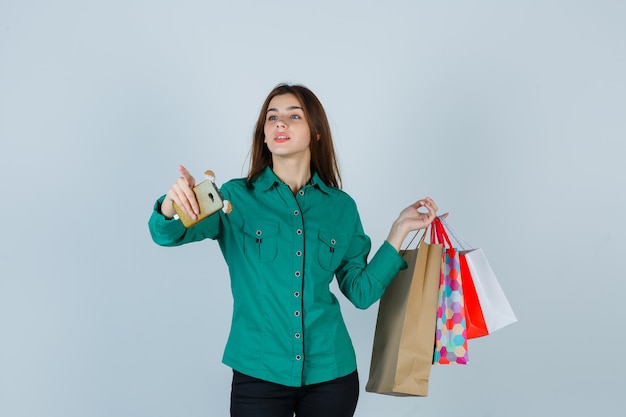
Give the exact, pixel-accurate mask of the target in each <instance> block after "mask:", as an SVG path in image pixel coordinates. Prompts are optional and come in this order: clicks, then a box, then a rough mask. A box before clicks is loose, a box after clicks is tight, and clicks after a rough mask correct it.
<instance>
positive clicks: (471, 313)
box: [459, 251, 489, 339]
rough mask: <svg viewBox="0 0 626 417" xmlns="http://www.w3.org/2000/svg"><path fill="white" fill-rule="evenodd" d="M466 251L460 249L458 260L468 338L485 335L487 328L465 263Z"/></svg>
mask: <svg viewBox="0 0 626 417" xmlns="http://www.w3.org/2000/svg"><path fill="white" fill-rule="evenodd" d="M466 254H467V252H466V251H461V252H460V254H459V261H460V264H461V276H462V277H463V298H464V301H465V322H466V332H467V338H468V339H475V338H477V337H481V336H487V335H488V334H489V329H488V328H487V323H485V316H484V315H483V309H482V308H481V307H480V301H479V299H478V293H477V292H476V286H475V285H474V279H473V278H472V273H471V271H470V269H469V266H468V264H467V258H466V257H465V255H466Z"/></svg>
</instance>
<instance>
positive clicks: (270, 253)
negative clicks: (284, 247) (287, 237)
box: [243, 221, 278, 262]
mask: <svg viewBox="0 0 626 417" xmlns="http://www.w3.org/2000/svg"><path fill="white" fill-rule="evenodd" d="M243 231H244V252H245V254H246V256H247V257H248V258H249V259H252V260H254V261H260V262H267V261H273V260H274V259H275V258H276V253H277V252H278V223H276V222H272V221H257V222H251V223H246V224H244V227H243Z"/></svg>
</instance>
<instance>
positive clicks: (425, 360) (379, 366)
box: [365, 232, 442, 396]
mask: <svg viewBox="0 0 626 417" xmlns="http://www.w3.org/2000/svg"><path fill="white" fill-rule="evenodd" d="M425 236H426V232H424V234H423V235H422V238H421V240H420V242H419V244H418V247H417V248H416V249H408V250H405V251H403V255H402V256H403V258H404V260H405V261H406V263H407V264H408V268H407V269H404V270H402V271H400V272H399V273H398V275H397V276H396V277H395V278H394V279H393V281H391V284H389V286H388V287H387V289H386V290H385V293H384V294H383V296H382V297H381V299H380V302H379V305H378V318H377V320H376V330H375V333H374V345H373V348H372V359H371V365H370V373H369V380H368V381H367V385H366V387H365V390H366V391H368V392H374V393H379V394H388V395H396V396H427V395H428V379H429V377H430V369H431V367H432V359H433V350H434V344H433V334H434V333H435V315H436V313H437V289H438V285H439V272H440V267H441V250H442V245H439V244H429V243H426V242H425V241H424V238H425Z"/></svg>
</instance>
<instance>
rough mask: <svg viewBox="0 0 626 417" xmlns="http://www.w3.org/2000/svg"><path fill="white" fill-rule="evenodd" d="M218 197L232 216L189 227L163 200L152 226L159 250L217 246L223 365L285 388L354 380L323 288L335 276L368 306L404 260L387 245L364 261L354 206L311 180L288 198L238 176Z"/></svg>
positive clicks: (347, 347)
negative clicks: (224, 277)
mask: <svg viewBox="0 0 626 417" xmlns="http://www.w3.org/2000/svg"><path fill="white" fill-rule="evenodd" d="M220 191H221V193H222V195H223V196H224V198H225V199H226V200H229V201H230V202H231V203H232V205H233V210H232V212H231V213H229V214H225V213H223V212H222V211H219V212H218V213H216V214H214V215H212V216H210V217H208V218H206V219H205V220H203V221H201V222H200V223H198V224H197V225H195V226H193V227H190V228H189V229H186V228H185V227H184V226H183V225H182V223H181V222H180V221H179V220H173V219H171V220H168V219H166V218H165V217H164V216H163V215H162V214H161V213H160V204H161V202H162V201H163V198H164V196H163V197H161V198H160V199H159V200H157V202H156V204H155V207H154V211H153V213H152V216H151V218H150V221H149V228H150V232H151V234H152V238H153V240H154V241H155V242H156V243H157V244H159V245H163V246H176V245H182V244H184V243H188V242H192V241H199V240H202V239H205V238H209V239H216V240H217V241H218V242H219V246H220V249H221V250H222V254H223V256H224V259H225V260H226V263H227V264H228V268H229V272H230V279H231V288H232V294H233V301H234V303H233V306H234V307H233V315H232V325H231V331H230V335H229V338H228V342H227V344H226V348H225V351H224V356H223V362H224V363H225V364H226V365H228V366H230V367H232V368H233V369H235V370H237V371H239V372H241V373H244V374H247V375H250V376H252V377H255V378H259V379H263V380H266V381H270V382H274V383H278V384H282V385H287V386H302V385H309V384H315V383H319V382H324V381H329V380H332V379H335V378H339V377H341V376H345V375H348V374H350V373H351V372H353V371H354V370H355V369H356V358H355V353H354V348H353V346H352V342H351V340H350V336H349V335H348V331H347V329H346V326H345V324H344V321H343V318H342V316H341V312H340V309H339V303H338V300H337V298H336V297H335V295H334V294H333V293H332V292H331V291H330V287H329V285H330V283H331V282H332V280H333V278H334V277H336V278H337V282H338V284H339V285H338V287H339V289H340V290H341V292H342V293H343V294H344V295H345V296H346V297H347V298H348V299H349V300H350V301H351V302H352V303H353V304H354V305H355V306H356V307H358V308H362V309H364V308H367V307H369V306H370V305H371V304H373V303H374V302H376V301H377V300H378V299H379V298H380V297H381V296H382V294H383V292H384V290H385V288H386V287H387V285H388V284H389V283H390V282H391V280H392V279H393V277H394V276H395V275H396V274H397V273H398V271H399V270H400V269H402V268H406V263H405V262H404V260H403V259H402V257H401V256H400V255H399V254H398V252H397V251H396V250H395V249H394V248H393V247H392V246H391V245H390V244H389V243H388V242H386V241H385V242H383V244H382V246H380V248H379V249H378V251H377V252H376V254H375V255H374V256H373V257H372V259H371V260H370V261H369V262H368V256H369V252H370V248H371V243H370V239H369V237H368V236H367V235H366V234H365V233H364V231H363V227H362V225H361V220H360V217H359V214H358V211H357V207H356V204H355V202H354V200H353V199H352V198H351V197H350V196H349V195H348V194H346V193H345V192H343V191H341V190H339V189H337V188H334V187H330V186H327V185H326V184H325V183H324V182H323V181H322V180H321V179H320V177H319V176H318V175H317V173H314V174H313V176H312V178H311V181H310V182H309V183H308V184H307V185H305V186H304V187H303V188H302V189H300V190H299V191H298V192H297V193H295V195H294V194H293V193H292V191H291V189H290V188H289V186H287V185H286V184H285V183H283V182H282V181H281V180H280V179H278V177H277V176H276V175H275V174H274V172H273V171H272V170H271V169H270V168H267V169H266V170H265V171H264V172H263V173H262V174H261V175H260V176H259V177H258V178H257V180H256V181H255V182H254V184H253V185H252V187H248V185H247V183H246V180H245V179H244V178H240V179H234V180H231V181H229V182H227V183H225V184H223V185H222V187H221V190H220Z"/></svg>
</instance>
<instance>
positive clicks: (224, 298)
mask: <svg viewBox="0 0 626 417" xmlns="http://www.w3.org/2000/svg"><path fill="white" fill-rule="evenodd" d="M625 19H626V6H625V3H624V2H620V1H609V0H593V1H591V0H589V1H584V0H581V1H566V0H562V1H557V0H541V1H539V0H526V1H523V2H502V1H494V0H485V1H472V2H467V1H438V2H426V1H417V0H410V1H409V0H407V1H398V0H391V1H386V2H372V1H356V0H351V1H343V2H342V1H330V0H318V1H314V2H306V3H304V2H293V1H292V2H288V1H275V0H268V1H264V2H256V1H252V0H250V1H241V0H240V1H229V2H216V1H214V2H211V1H191V0H178V1H139V0H125V1H120V0H107V1H78V0H76V1H71V0H60V1H56V2H46V1H38V0H25V1H21V0H20V1H17V0H12V1H11V0H0V140H1V143H2V148H1V149H2V150H1V152H0V173H1V174H2V182H1V185H0V195H1V196H2V206H3V209H2V216H1V217H0V236H1V237H2V238H1V239H0V415H1V416H3V417H4V416H6V417H85V416H89V417H111V416H116V417H137V416H140V417H142V416H145V417H161V416H163V417H165V416H186V417H193V416H198V417H200V416H226V415H228V405H229V392H230V386H229V384H230V370H229V369H228V368H226V367H225V366H224V365H222V364H221V362H220V360H221V355H222V349H223V346H224V343H225V341H226V337H227V333H228V327H229V324H230V308H231V298H230V288H229V282H228V277H227V273H226V268H225V265H224V262H223V260H222V258H221V255H220V253H219V249H218V248H217V245H216V244H215V243H214V242H210V241H207V242H200V243H196V244H192V245H187V246H184V247H180V248H161V247H158V246H156V245H154V244H153V243H152V242H151V240H150V237H149V234H148V228H147V220H148V217H149V215H150V210H151V208H152V204H153V202H154V200H155V199H156V198H157V197H158V196H159V195H161V194H163V193H164V192H165V191H166V190H167V188H168V187H169V186H170V184H171V183H172V182H173V181H174V180H175V178H176V177H177V176H178V173H177V170H176V167H177V165H178V164H181V163H182V164H185V165H186V166H187V167H188V168H189V169H190V170H191V172H192V173H194V174H197V175H200V174H201V172H203V171H204V170H205V169H208V168H210V169H213V170H214V171H215V172H216V173H217V180H218V183H222V182H224V181H226V180H227V179H229V178H233V177H239V176H243V175H245V173H246V168H247V154H248V149H249V146H250V140H251V134H252V128H253V124H254V121H255V119H256V116H257V112H258V110H259V108H260V105H261V103H262V101H263V99H264V98H265V95H266V94H267V93H268V92H269V91H270V90H271V89H272V88H273V87H274V85H276V84H277V83H279V82H293V83H302V84H305V85H307V86H308V87H310V88H311V89H312V90H313V91H314V92H315V93H316V94H317V95H318V96H319V98H320V99H321V100H322V102H323V103H324V105H325V107H326V110H327V112H328V114H329V117H330V119H331V124H332V128H333V132H334V135H335V140H336V147H337V150H338V153H339V158H340V164H341V168H342V173H343V178H344V188H345V190H346V191H348V192H349V193H350V194H351V195H352V196H353V197H354V199H355V200H356V201H357V203H358V205H359V208H360V212H361V216H362V221H363V224H364V227H365V229H366V231H367V232H368V233H369V234H370V236H371V237H372V240H373V245H374V248H377V247H378V245H380V243H381V242H382V241H383V239H384V238H385V237H386V234H387V230H388V227H389V226H390V224H391V222H392V221H393V219H394V218H395V217H396V215H397V213H398V212H399V211H400V210H401V209H402V208H404V207H405V206H407V205H408V204H410V203H412V202H413V201H414V200H416V199H418V198H421V197H423V196H425V195H429V196H431V197H433V198H435V199H436V201H437V202H438V204H439V206H440V208H441V210H442V212H443V211H450V212H451V213H452V214H451V216H450V217H449V220H450V222H451V223H452V224H453V225H454V226H455V227H456V229H458V230H459V231H461V232H462V233H463V235H464V236H465V237H466V238H467V239H468V240H470V241H471V242H473V243H475V244H476V245H479V246H481V247H482V248H483V249H484V250H485V252H486V254H487V256H488V258H489V260H490V261H491V264H492V266H493V268H494V269H495V271H496V273H497V275H498V277H499V279H500V281H501V284H502V286H503V288H504V289H505V291H506V293H507V295H508V296H509V299H510V301H511V304H512V305H513V307H514V309H515V311H516V313H517V315H518V317H519V323H517V324H515V325H512V326H509V327H507V328H505V329H503V330H502V331H500V332H498V333H496V334H494V335H492V336H489V337H487V338H484V339H478V340H472V341H470V365H468V366H438V367H435V368H434V369H433V371H432V375H431V384H430V396H429V397H427V398H393V397H386V396H382V395H377V394H370V393H365V392H364V390H363V389H362V394H361V399H360V403H359V406H358V409H357V413H356V415H357V416H360V417H373V416H381V415H389V416H391V415H393V416H398V417H402V416H417V415H419V416H439V415H443V414H446V415H463V416H467V417H474V416H499V417H503V416H520V417H522V416H531V415H535V416H544V415H556V416H563V415H568V416H589V415H596V414H605V413H610V412H611V411H616V410H618V409H622V407H621V404H622V402H621V396H622V391H623V387H624V386H625V384H626V377H625V374H626V366H625V365H624V361H623V359H622V357H621V355H622V353H623V349H624V345H625V343H626V337H625V335H624V332H623V329H622V327H621V325H620V322H621V320H622V319H623V318H624V311H623V308H622V304H621V302H622V298H623V297H622V295H623V294H624V292H626V284H625V280H624V278H623V272H622V269H623V266H622V259H623V258H622V256H623V254H624V252H625V250H626V247H625V245H624V243H623V235H624V231H626V224H625V221H624V216H623V212H624V210H625V209H626V204H625V203H626V201H625V200H626V198H625V197H624V179H625V178H626V169H625V168H624V163H623V159H624V141H625V140H626V134H625V133H626V99H625V97H626V80H625V77H624V74H626V53H625V49H624V41H625V40H626V26H625V25H624V21H625ZM342 303H343V304H342V306H343V311H344V316H345V318H346V321H347V324H348V327H349V329H350V332H351V335H352V337H353V341H354V344H355V346H356V349H357V356H358V360H359V371H360V375H361V385H362V387H364V385H365V381H366V380H367V373H368V370H369V359H370V354H371V345H372V338H373V332H374V324H375V319H376V311H377V308H376V306H373V307H372V308H370V309H368V310H366V311H359V310H356V309H355V308H354V307H352V306H351V305H349V304H347V303H345V302H343V299H342Z"/></svg>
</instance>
